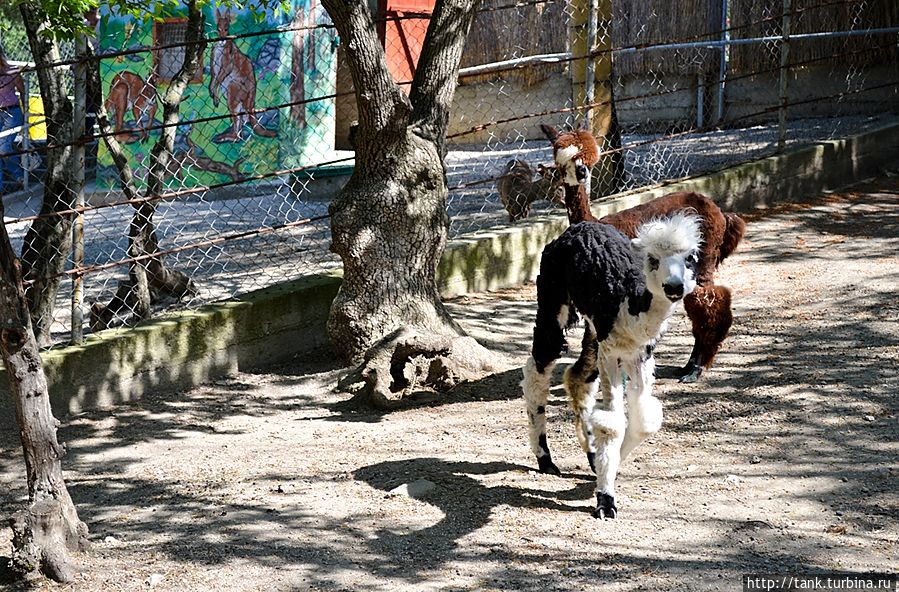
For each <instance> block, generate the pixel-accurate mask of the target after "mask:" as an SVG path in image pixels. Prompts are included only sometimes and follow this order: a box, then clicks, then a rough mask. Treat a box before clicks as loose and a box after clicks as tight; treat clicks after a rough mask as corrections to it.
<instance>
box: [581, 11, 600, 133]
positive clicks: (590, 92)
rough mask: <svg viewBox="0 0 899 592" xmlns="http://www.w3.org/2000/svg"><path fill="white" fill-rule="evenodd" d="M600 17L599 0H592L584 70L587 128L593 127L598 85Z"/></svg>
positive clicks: (585, 119)
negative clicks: (597, 56)
mask: <svg viewBox="0 0 899 592" xmlns="http://www.w3.org/2000/svg"><path fill="white" fill-rule="evenodd" d="M598 19H599V0H590V7H589V15H588V16H587V56H588V59H587V69H586V71H585V72H584V105H585V106H587V107H586V108H585V109H584V123H585V124H586V126H587V129H592V128H593V109H594V108H595V107H592V106H589V105H592V104H593V101H594V97H595V96H596V93H595V86H596V58H595V57H594V56H593V52H594V51H596V29H597V25H598V23H597V20H598Z"/></svg>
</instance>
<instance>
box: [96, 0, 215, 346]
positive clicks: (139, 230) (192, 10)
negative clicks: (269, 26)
mask: <svg viewBox="0 0 899 592" xmlns="http://www.w3.org/2000/svg"><path fill="white" fill-rule="evenodd" d="M203 27H204V18H203V13H202V11H201V10H200V9H199V8H198V7H197V2H196V0H191V1H190V2H188V20H187V34H186V36H185V43H186V45H185V52H184V63H183V64H182V65H181V69H180V70H179V71H178V73H177V74H176V75H175V77H174V78H173V79H172V81H171V83H170V84H169V87H168V89H167V91H166V93H165V95H164V96H163V98H162V120H163V124H164V125H165V126H166V127H164V128H163V129H162V131H161V132H160V137H159V141H157V142H156V144H155V145H154V146H153V149H152V151H151V152H150V170H149V173H148V175H147V189H146V192H145V200H137V201H138V202H139V203H134V204H133V206H134V215H133V216H132V218H131V224H130V225H129V227H128V256H129V257H131V258H133V259H137V260H136V261H133V262H131V263H130V264H129V268H128V279H127V280H125V281H122V282H120V283H119V287H118V289H117V290H116V293H115V295H114V296H113V298H112V299H111V300H110V302H109V304H106V305H104V304H101V303H95V304H94V305H93V306H92V307H91V329H92V330H93V331H99V330H102V329H106V328H107V327H109V326H110V325H111V324H112V322H113V320H114V319H115V318H116V317H117V316H122V314H123V313H124V314H125V315H129V316H132V317H133V318H134V319H137V320H140V319H143V318H146V316H147V315H148V314H149V313H150V305H151V304H152V303H153V302H155V301H157V300H158V299H159V298H160V297H163V296H171V297H174V298H179V299H180V298H182V297H184V296H187V295H189V294H193V293H195V292H196V288H195V286H194V283H193V281H192V280H191V279H190V277H188V276H187V275H185V274H184V273H182V272H180V271H177V270H175V269H172V268H171V267H169V266H168V265H166V263H165V259H164V258H163V256H162V255H158V254H157V253H158V251H159V240H158V239H157V237H156V227H155V225H154V223H153V215H154V214H155V213H156V206H157V204H158V200H157V199H154V198H156V197H158V196H160V195H162V193H163V191H164V188H165V179H166V177H168V176H169V175H170V172H169V170H168V169H169V165H170V164H171V162H172V151H173V149H174V144H175V135H176V133H177V127H176V125H175V124H177V123H178V120H179V113H178V110H179V107H180V105H181V98H182V97H183V96H184V91H185V89H186V88H187V85H188V83H189V82H190V80H191V79H192V78H193V76H194V73H195V72H196V70H197V68H198V67H199V64H200V57H201V56H202V55H203V52H204V50H205V47H206V44H205V43H203V42H202V40H203ZM92 77H93V78H97V79H98V78H99V72H96V71H95V72H94V74H93V75H92ZM97 119H98V121H99V122H100V128H101V131H102V132H103V133H104V140H105V141H106V145H107V147H108V148H109V151H110V153H111V154H112V157H113V162H114V163H115V165H116V167H117V168H118V170H119V179H120V180H121V183H122V187H123V191H124V193H125V196H126V197H127V198H128V199H130V200H135V199H136V198H137V191H136V190H135V188H134V175H133V173H132V171H131V168H130V166H129V165H128V160H127V157H125V155H124V153H123V152H122V149H121V145H120V144H119V143H118V141H117V140H116V138H115V135H114V134H110V133H109V132H110V131H112V130H111V126H110V125H109V118H108V114H107V113H106V110H105V107H103V106H101V107H100V108H99V109H98V118H97Z"/></svg>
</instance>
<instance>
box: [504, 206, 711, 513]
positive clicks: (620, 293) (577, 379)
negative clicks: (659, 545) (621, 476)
mask: <svg viewBox="0 0 899 592" xmlns="http://www.w3.org/2000/svg"><path fill="white" fill-rule="evenodd" d="M701 243H702V235H701V233H700V219H699V217H698V216H691V215H686V214H683V213H678V214H674V215H672V216H670V217H668V218H662V219H658V220H654V221H651V222H648V223H646V224H644V225H642V226H641V227H640V228H639V230H638V231H637V236H636V238H634V239H633V240H630V239H628V238H627V237H626V236H625V235H623V234H622V233H621V232H619V231H618V230H617V229H615V228H614V227H612V226H610V225H608V224H597V223H595V222H582V223H579V224H575V225H573V226H570V227H569V228H568V229H567V230H566V231H565V232H564V233H562V235H561V236H559V238H557V239H556V240H554V241H552V242H551V243H549V244H548V245H547V246H546V248H545V249H544V250H543V255H542V258H541V260H540V274H539V276H538V277H537V319H536V324H535V327H534V341H533V347H532V351H531V357H530V358H529V359H528V361H527V363H526V364H525V367H524V380H523V381H522V382H521V386H522V389H523V391H524V399H525V403H526V405H527V415H528V423H529V430H530V433H529V436H530V444H531V449H532V450H533V451H534V454H536V456H537V463H538V465H539V467H540V471H541V472H543V473H550V474H554V475H560V474H561V473H560V471H559V469H558V467H556V465H555V464H554V463H553V461H552V458H551V456H550V452H549V446H548V444H547V441H546V402H547V399H548V398H549V389H550V379H551V377H552V370H553V366H554V365H555V363H556V360H558V358H559V356H560V355H561V353H562V350H563V348H564V345H565V336H564V331H565V329H566V327H568V326H570V325H572V324H573V323H574V322H576V321H577V318H578V316H582V317H584V319H585V321H586V322H585V329H584V338H583V348H582V351H581V355H580V357H579V358H578V360H577V361H576V362H575V363H574V364H573V365H572V366H571V367H569V368H568V369H567V370H566V371H565V377H564V383H565V390H566V392H567V393H568V397H569V402H570V403H571V406H572V408H573V409H574V414H575V431H576V433H577V437H578V440H579V441H580V444H581V447H582V448H583V449H584V452H586V453H587V459H588V461H589V463H590V467H591V468H592V469H593V470H594V471H595V472H596V500H597V506H596V510H595V511H594V512H593V515H594V516H596V517H598V518H614V517H615V516H616V514H617V508H616V506H615V478H616V476H617V474H618V466H619V464H620V462H621V460H622V459H623V458H625V457H627V455H628V454H629V453H630V452H631V451H632V450H633V449H634V448H636V447H637V446H638V445H639V444H640V443H641V442H643V440H645V439H646V438H647V437H648V436H649V435H650V434H653V433H655V432H657V431H658V430H659V429H660V428H661V426H662V404H661V402H660V401H659V400H658V399H657V398H655V397H654V396H652V385H653V382H654V380H655V379H654V375H653V372H654V368H655V360H654V358H653V349H654V347H655V344H656V341H657V340H658V339H659V337H660V336H661V335H662V333H664V331H665V329H666V328H667V322H668V318H669V317H670V316H671V314H672V312H674V308H675V306H676V305H677V303H678V302H680V301H681V300H682V299H683V298H684V296H686V295H687V294H689V293H690V292H691V291H692V290H693V289H694V288H695V287H696V280H695V271H694V267H695V264H696V254H697V252H698V250H699V248H700V245H701ZM625 377H627V380H626V381H625ZM625 382H626V383H627V386H626V388H625ZM600 386H601V387H602V393H601V400H599V401H597V393H598V391H599V387H600ZM625 393H626V395H627V407H628V413H627V417H626V416H625V410H624V397H625Z"/></svg>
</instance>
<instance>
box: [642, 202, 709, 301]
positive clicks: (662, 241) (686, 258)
mask: <svg viewBox="0 0 899 592" xmlns="http://www.w3.org/2000/svg"><path fill="white" fill-rule="evenodd" d="M701 224H702V218H700V217H699V216H696V215H688V214H683V213H678V214H674V215H672V216H670V217H667V218H660V219H657V220H651V221H650V222H647V223H646V224H644V225H642V226H641V227H640V228H639V229H637V237H636V238H635V239H633V241H632V244H633V246H634V248H635V249H636V250H637V252H638V253H640V255H641V256H642V257H643V272H644V274H645V275H646V287H647V288H648V289H649V291H650V292H652V293H653V294H654V295H657V296H661V297H664V298H667V299H668V300H669V301H670V302H677V301H678V300H680V299H681V298H683V297H684V296H686V295H687V294H689V293H690V292H692V291H693V290H694V289H695V288H696V262H697V258H698V254H699V247H700V246H701V245H702V231H701Z"/></svg>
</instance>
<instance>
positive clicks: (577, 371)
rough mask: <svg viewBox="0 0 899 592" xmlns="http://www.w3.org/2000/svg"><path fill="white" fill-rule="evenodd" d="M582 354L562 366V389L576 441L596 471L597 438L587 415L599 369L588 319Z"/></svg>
mask: <svg viewBox="0 0 899 592" xmlns="http://www.w3.org/2000/svg"><path fill="white" fill-rule="evenodd" d="M581 345H582V348H581V355H580V357H579V358H578V359H577V361H576V362H575V363H574V364H572V365H571V366H570V367H569V368H568V369H567V370H565V377H564V384H565V392H567V393H568V401H569V403H571V408H572V410H574V431H575V434H576V435H577V439H578V442H579V443H580V445H581V448H582V449H583V451H584V453H585V454H586V455H587V463H589V465H590V470H591V471H593V472H594V473H595V472H596V438H595V437H594V436H593V423H592V422H591V420H590V415H591V414H592V413H593V409H594V408H595V407H596V392H597V390H598V388H599V380H598V379H599V371H598V369H597V356H598V350H599V344H598V343H597V341H596V332H595V331H594V330H593V326H592V324H591V323H589V322H587V323H586V327H585V329H584V338H583V340H582V342H581Z"/></svg>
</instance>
